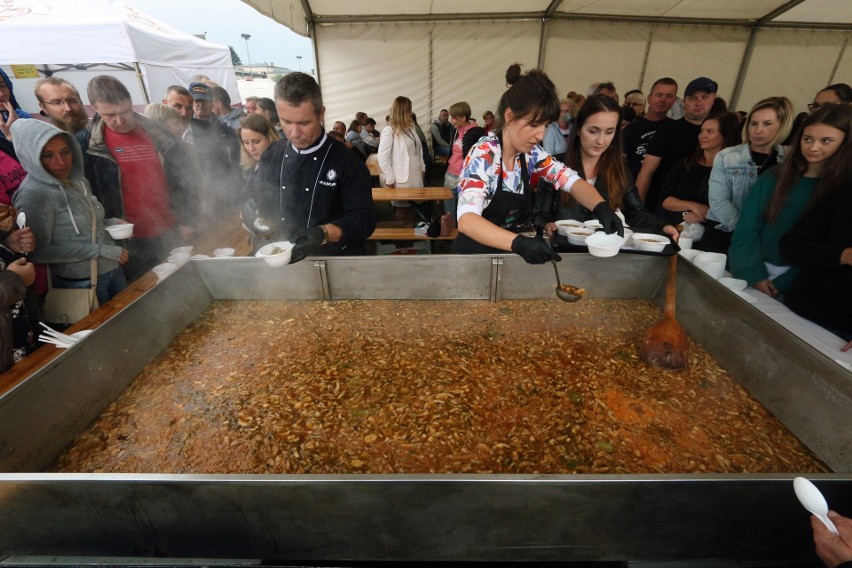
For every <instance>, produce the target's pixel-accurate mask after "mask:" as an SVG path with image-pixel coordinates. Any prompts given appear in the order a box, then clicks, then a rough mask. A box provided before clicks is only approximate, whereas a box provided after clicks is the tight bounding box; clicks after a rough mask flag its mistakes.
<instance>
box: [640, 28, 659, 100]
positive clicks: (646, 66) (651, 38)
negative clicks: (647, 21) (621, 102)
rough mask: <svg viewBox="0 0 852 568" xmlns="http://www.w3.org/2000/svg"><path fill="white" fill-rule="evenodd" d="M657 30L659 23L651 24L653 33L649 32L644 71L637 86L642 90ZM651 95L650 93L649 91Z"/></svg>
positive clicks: (643, 60) (643, 62) (643, 61)
mask: <svg viewBox="0 0 852 568" xmlns="http://www.w3.org/2000/svg"><path fill="white" fill-rule="evenodd" d="M656 31H657V24H651V33H649V34H648V41H647V43H645V57H644V58H643V59H642V71H640V72H639V84H638V85H636V88H637V89H639V90H640V91H641V90H642V85H643V84H644V83H645V71H646V70H647V69H648V56H649V55H650V54H651V44H652V43H654V32H656ZM648 94H649V95H650V93H648Z"/></svg>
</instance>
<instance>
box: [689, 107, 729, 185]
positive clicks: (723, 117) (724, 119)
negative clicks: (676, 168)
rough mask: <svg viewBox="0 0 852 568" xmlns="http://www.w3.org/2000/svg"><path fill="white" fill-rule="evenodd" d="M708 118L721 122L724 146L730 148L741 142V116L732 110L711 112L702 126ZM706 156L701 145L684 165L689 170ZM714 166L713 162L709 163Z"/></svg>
mask: <svg viewBox="0 0 852 568" xmlns="http://www.w3.org/2000/svg"><path fill="white" fill-rule="evenodd" d="M708 120H715V121H716V122H717V123H718V124H719V134H721V135H722V148H720V149H721V150H724V149H725V148H729V147H731V146H737V145H738V144H740V143H741V139H740V117H738V116H737V115H736V114H734V113H732V112H727V111H725V112H720V113H717V114H711V115H710V116H708V117H707V118H705V119H704V120H703V121H702V122H701V126H704V123H705V122H707V121H708ZM703 157H704V150H702V149H701V147H700V146H699V147H698V149H696V150H695V153H694V154H690V155H689V156H687V157H686V159H685V160H684V161H683V165H684V166H685V167H686V169H687V170H691V169H692V167H693V166H694V165H695V164H699V163H701V159H702V158H703ZM707 165H710V166H712V165H713V164H707Z"/></svg>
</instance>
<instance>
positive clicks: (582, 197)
mask: <svg viewBox="0 0 852 568" xmlns="http://www.w3.org/2000/svg"><path fill="white" fill-rule="evenodd" d="M506 82H507V83H508V84H509V89H508V90H507V91H506V92H505V93H504V94H503V96H502V97H501V98H500V102H499V104H498V106H497V116H496V121H497V122H496V134H495V135H494V136H488V137H486V138H483V139H482V140H480V141H479V143H478V144H476V145H475V146H474V147H473V148H471V150H470V153H469V154H468V155H467V157H466V159H465V162H464V167H463V168H462V174H461V177H460V178H459V202H458V213H457V215H458V227H459V236H458V237H457V238H456V240H455V241H454V242H453V252H457V253H467V254H471V253H488V254H493V253H500V252H504V251H511V252H514V253H515V254H518V255H520V256H521V257H523V258H524V260H526V261H527V262H529V263H530V264H542V263H545V262H549V261H550V260H560V257H559V255H558V254H556V252H555V251H554V250H553V249H552V248H551V247H550V245H549V244H548V243H547V242H546V241H545V240H544V238H543V230H544V225H545V223H546V221H547V220H548V219H547V218H548V217H549V216H550V214H551V211H552V208H553V191H547V190H542V191H537V190H536V188H537V186H538V182H539V180H544V181H548V182H550V183H551V184H553V186H554V187H555V188H556V189H557V190H561V191H570V192H571V194H572V195H573V196H574V198H575V199H576V200H577V202H578V203H580V204H581V205H583V206H584V207H586V208H587V209H589V210H591V211H592V212H593V213H594V216H595V217H596V218H597V219H598V220H599V221H600V222H601V224H602V225H603V227H604V230H605V231H606V232H607V233H619V234H621V235H623V234H624V227H623V225H622V224H621V220H620V219H619V218H618V216H617V215H616V214H615V213H614V212H613V210H612V208H611V207H610V206H609V204H608V203H607V202H606V200H605V199H603V198H602V197H601V196H600V194H599V193H598V192H597V190H596V189H595V188H594V187H593V186H592V185H590V184H589V183H588V182H586V181H585V180H584V179H582V177H581V176H580V175H579V174H578V173H577V172H576V171H574V170H572V169H570V168H569V167H568V166H566V165H565V164H562V163H561V162H558V161H556V160H554V159H553V158H552V157H551V156H550V155H549V154H548V153H547V152H545V151H544V150H543V149H542V148H541V146H540V144H541V141H542V139H543V138H544V131H545V128H546V127H547V124H548V123H550V122H553V121H555V120H557V119H558V118H559V97H558V96H557V95H556V88H555V87H554V85H553V82H552V81H551V80H550V79H549V78H548V77H547V75H546V74H545V73H544V72H543V71H541V70H539V69H533V70H531V71H528V72H527V73H525V74H523V75H522V74H521V68H520V65H518V64H514V65H512V66H510V67H509V69H508V70H507V72H506ZM530 226H534V227H535V229H536V233H537V235H536V236H535V237H528V236H524V235H521V234H518V233H520V232H522V231H525V230H527V228H529V227H530Z"/></svg>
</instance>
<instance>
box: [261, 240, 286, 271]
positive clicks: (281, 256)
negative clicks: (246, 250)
mask: <svg viewBox="0 0 852 568" xmlns="http://www.w3.org/2000/svg"><path fill="white" fill-rule="evenodd" d="M293 246H294V245H293V243H291V242H290V241H278V242H276V243H269V244H268V245H266V246H264V247H261V249H260V250H258V251H257V254H255V256H256V257H258V258H262V259H263V260H264V261H265V262H266V264H268V265H269V266H272V267H276V266H284V265H285V264H289V263H290V257H291V256H292V254H293ZM275 249H279V250H280V252H276V253H274V254H273V251H274V250H275Z"/></svg>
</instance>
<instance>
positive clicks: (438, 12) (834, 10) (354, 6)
mask: <svg viewBox="0 0 852 568" xmlns="http://www.w3.org/2000/svg"><path fill="white" fill-rule="evenodd" d="M243 1H244V2H245V3H246V4H248V5H249V6H252V7H253V8H255V9H256V10H258V11H259V12H261V13H263V14H266V15H267V16H269V17H271V18H273V19H275V20H277V21H278V22H281V23H282V24H284V25H286V26H287V27H289V28H290V29H292V30H293V31H294V32H296V33H298V34H301V35H305V36H307V35H308V33H309V26H310V24H322V23H342V22H343V21H345V22H347V23H358V22H359V21H380V20H385V21H391V20H393V21H403V20H405V19H406V18H407V19H420V20H422V19H433V20H436V19H440V18H447V17H451V18H452V19H455V18H454V17H455V16H460V15H466V16H475V15H479V16H482V17H483V18H488V19H490V18H494V17H503V18H509V17H513V18H532V19H540V18H542V17H543V16H544V15H545V14H546V12H547V11H548V9H549V8H551V5H552V6H554V7H555V10H553V11H552V16H554V17H569V18H570V17H572V16H574V17H581V18H588V17H592V16H602V17H619V18H647V19H656V20H663V21H664V20H671V21H677V20H682V19H689V20H692V19H706V20H713V21H717V22H720V23H721V22H723V21H727V22H728V23H730V24H732V25H749V24H750V23H754V22H757V21H758V20H760V19H761V18H763V17H765V16H767V15H769V14H771V13H772V12H774V11H775V10H778V9H779V8H785V7H787V8H788V9H787V10H786V11H785V12H784V13H782V14H780V15H778V16H776V17H775V18H773V19H772V20H771V21H770V22H767V25H769V26H772V25H773V24H783V25H789V24H793V23H796V24H802V25H803V26H804V27H811V26H815V25H820V24H830V25H833V26H841V27H842V26H846V25H852V6H850V4H852V3H850V2H849V0H802V1H796V0H794V1H792V2H791V1H790V0H748V1H743V0H714V1H713V2H708V1H707V0H524V1H523V2H518V0H465V1H464V2H459V1H458V0H405V1H404V2H400V1H399V0H360V1H359V2H352V1H351V0H243ZM519 6H522V7H523V9H520V10H519ZM308 12H310V13H311V14H312V16H313V21H308V18H307V17H306V15H305V14H306V13H308Z"/></svg>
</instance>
